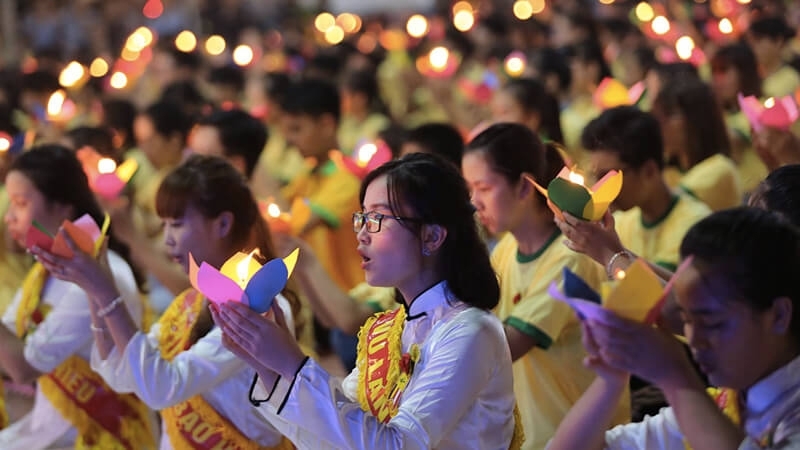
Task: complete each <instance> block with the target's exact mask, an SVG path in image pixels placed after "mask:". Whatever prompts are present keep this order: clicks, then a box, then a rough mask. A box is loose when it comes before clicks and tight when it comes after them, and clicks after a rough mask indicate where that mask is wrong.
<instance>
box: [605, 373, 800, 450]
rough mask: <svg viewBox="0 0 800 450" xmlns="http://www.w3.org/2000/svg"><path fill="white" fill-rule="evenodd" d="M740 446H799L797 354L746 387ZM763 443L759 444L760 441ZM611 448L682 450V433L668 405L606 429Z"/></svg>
mask: <svg viewBox="0 0 800 450" xmlns="http://www.w3.org/2000/svg"><path fill="white" fill-rule="evenodd" d="M745 398H746V399H747V400H746V411H745V412H744V414H743V417H744V419H745V422H744V430H745V432H746V433H747V437H746V438H745V440H744V441H743V442H742V444H741V445H740V446H739V449H740V450H756V449H775V450H777V449H780V450H800V357H797V358H795V359H794V360H793V361H792V362H790V363H789V364H787V365H785V366H783V367H781V368H780V369H778V370H776V371H775V372H773V373H772V374H770V375H769V376H767V377H766V378H764V379H763V380H761V381H759V382H758V383H756V384H755V385H754V386H753V387H751V388H750V389H749V390H748V391H747V395H746V396H745ZM762 443H763V444H764V445H761V444H762ZM606 448H607V449H613V450H629V449H630V450H634V449H647V450H685V448H686V447H685V446H684V441H683V433H682V432H681V430H680V428H679V426H678V420H677V418H676V417H675V413H674V412H673V411H672V408H664V409H662V410H661V412H660V413H659V414H658V415H656V416H652V417H647V418H646V419H645V420H644V421H642V422H639V423H632V424H628V425H620V426H618V427H615V428H612V429H611V430H609V431H607V432H606Z"/></svg>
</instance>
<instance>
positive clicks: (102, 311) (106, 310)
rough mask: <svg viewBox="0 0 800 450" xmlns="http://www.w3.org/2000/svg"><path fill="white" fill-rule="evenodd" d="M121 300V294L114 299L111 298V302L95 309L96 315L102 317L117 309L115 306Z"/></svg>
mask: <svg viewBox="0 0 800 450" xmlns="http://www.w3.org/2000/svg"><path fill="white" fill-rule="evenodd" d="M122 302H123V299H122V296H121V295H120V296H119V297H117V298H115V299H114V300H111V303H109V304H108V305H106V306H105V307H103V308H100V309H98V310H97V317H99V318H101V319H102V318H103V317H105V316H107V315H109V314H111V312H112V311H114V310H115V309H117V306H119V305H120V304H121V303H122Z"/></svg>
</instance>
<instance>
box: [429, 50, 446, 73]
mask: <svg viewBox="0 0 800 450" xmlns="http://www.w3.org/2000/svg"><path fill="white" fill-rule="evenodd" d="M428 59H429V60H430V63H431V68H433V70H435V71H437V72H441V71H443V70H444V69H445V67H447V60H448V59H450V50H448V49H446V48H445V47H436V48H434V49H433V50H431V52H430V54H429V55H428Z"/></svg>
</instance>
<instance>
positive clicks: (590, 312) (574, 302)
mask: <svg viewBox="0 0 800 450" xmlns="http://www.w3.org/2000/svg"><path fill="white" fill-rule="evenodd" d="M547 292H548V293H549V294H550V296H552V297H553V298H554V299H556V300H560V301H562V302H564V303H566V304H567V305H569V306H570V307H571V308H572V309H573V310H575V313H576V314H577V315H578V317H579V318H580V319H581V320H589V319H595V320H598V319H601V318H602V317H603V316H607V315H608V314H610V312H609V311H608V310H606V309H604V308H603V307H602V306H600V305H599V304H597V303H594V302H591V301H588V300H584V299H581V298H573V297H570V296H568V295H565V294H564V293H563V292H561V291H560V290H559V289H558V283H556V282H555V281H553V282H552V283H550V287H549V288H548V289H547Z"/></svg>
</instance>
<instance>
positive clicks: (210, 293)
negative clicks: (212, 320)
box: [196, 262, 244, 304]
mask: <svg viewBox="0 0 800 450" xmlns="http://www.w3.org/2000/svg"><path fill="white" fill-rule="evenodd" d="M196 289H197V290H198V291H200V292H201V293H202V294H203V295H205V296H206V298H208V300H209V301H210V302H212V303H215V304H222V303H226V302H228V301H238V302H241V301H242V295H243V294H244V291H242V288H240V287H239V285H238V284H237V283H236V282H235V281H233V280H232V279H230V278H228V277H226V276H225V275H223V274H222V273H221V272H220V271H219V270H217V269H216V268H214V267H213V266H212V265H210V264H208V263H206V262H203V263H202V264H200V269H198V271H197V286H196Z"/></svg>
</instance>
